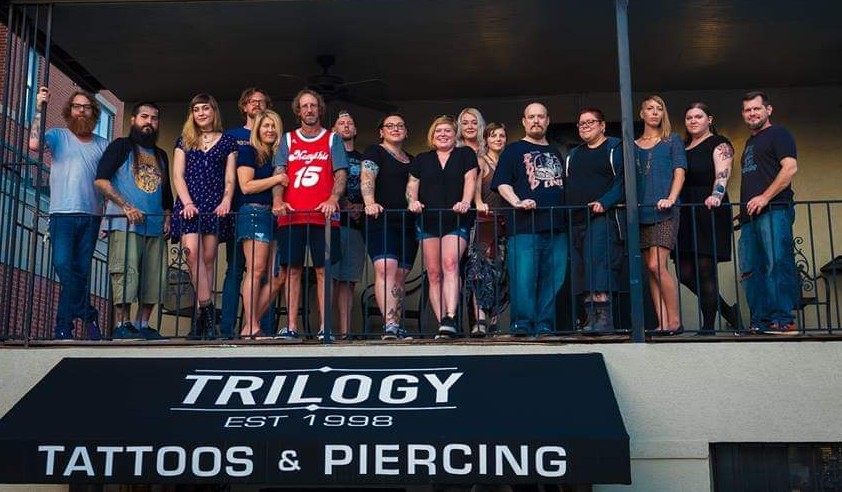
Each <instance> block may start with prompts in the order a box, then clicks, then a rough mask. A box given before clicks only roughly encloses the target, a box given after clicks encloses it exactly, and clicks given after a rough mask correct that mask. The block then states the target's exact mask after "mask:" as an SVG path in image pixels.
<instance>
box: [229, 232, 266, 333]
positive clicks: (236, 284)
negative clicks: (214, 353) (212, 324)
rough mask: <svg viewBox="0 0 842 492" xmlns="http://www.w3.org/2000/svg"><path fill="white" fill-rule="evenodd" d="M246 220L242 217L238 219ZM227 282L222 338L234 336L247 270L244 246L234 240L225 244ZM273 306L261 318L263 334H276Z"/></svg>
mask: <svg viewBox="0 0 842 492" xmlns="http://www.w3.org/2000/svg"><path fill="white" fill-rule="evenodd" d="M238 218H239V219H241V220H245V219H243V218H242V217H238ZM225 263H226V264H225V280H224V281H223V282H222V320H221V321H220V323H219V335H220V336H221V337H222V338H232V337H233V336H234V324H235V323H236V321H237V310H238V309H239V308H240V285H241V284H242V283H243V272H244V271H245V268H246V255H245V254H244V253H243V244H242V243H240V242H239V241H234V240H233V239H232V240H230V241H228V242H226V243H225ZM272 306H273V304H270V305H269V309H267V310H266V313H265V314H264V315H263V317H262V318H260V329H261V330H262V331H263V333H267V334H268V333H274V332H275V330H274V329H273V328H274V327H273V326H272V324H273V322H274V319H275V318H274V314H275V313H274V310H273V309H272Z"/></svg>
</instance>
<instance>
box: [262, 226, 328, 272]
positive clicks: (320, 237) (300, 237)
mask: <svg viewBox="0 0 842 492" xmlns="http://www.w3.org/2000/svg"><path fill="white" fill-rule="evenodd" d="M275 239H276V240H277V241H278V258H277V262H278V263H280V264H281V265H283V266H292V267H303V266H304V262H305V260H306V259H307V256H306V249H308V248H309V250H310V258H311V259H312V262H313V266H314V267H316V268H322V267H324V266H325V227H324V226H323V225H316V224H292V225H288V226H281V227H279V228H278V229H277V230H276V232H275ZM340 244H341V242H340V240H339V228H338V227H332V228H331V230H330V262H331V264H333V263H336V262H337V261H339V260H340V259H341V258H342V250H341V248H340Z"/></svg>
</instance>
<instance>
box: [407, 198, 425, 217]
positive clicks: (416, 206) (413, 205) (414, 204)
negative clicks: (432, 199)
mask: <svg viewBox="0 0 842 492" xmlns="http://www.w3.org/2000/svg"><path fill="white" fill-rule="evenodd" d="M406 208H408V209H409V211H410V212H412V213H414V214H420V213H421V212H422V211H423V210H424V204H423V203H421V202H419V201H418V200H412V201H411V202H409V206H407V207H406Z"/></svg>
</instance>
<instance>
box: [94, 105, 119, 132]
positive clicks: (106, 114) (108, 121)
mask: <svg viewBox="0 0 842 492" xmlns="http://www.w3.org/2000/svg"><path fill="white" fill-rule="evenodd" d="M96 100H97V101H99V107H100V108H101V109H102V111H101V112H100V114H99V121H97V123H96V128H94V133H96V134H97V135H99V136H100V137H102V138H104V139H106V140H111V138H112V137H113V136H114V117H115V114H116V113H117V111H116V110H115V109H114V107H113V106H111V104H109V103H108V101H106V100H105V99H104V98H102V97H100V95H99V94H97V95H96Z"/></svg>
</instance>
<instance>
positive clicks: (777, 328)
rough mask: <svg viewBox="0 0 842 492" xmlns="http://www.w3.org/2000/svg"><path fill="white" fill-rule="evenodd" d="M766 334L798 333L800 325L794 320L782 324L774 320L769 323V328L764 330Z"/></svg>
mask: <svg viewBox="0 0 842 492" xmlns="http://www.w3.org/2000/svg"><path fill="white" fill-rule="evenodd" d="M763 334H764V335H798V334H799V332H798V326H796V324H795V322H794V321H790V322H789V323H785V324H780V323H778V322H773V323H771V324H770V325H769V328H767V329H765V330H763Z"/></svg>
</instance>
